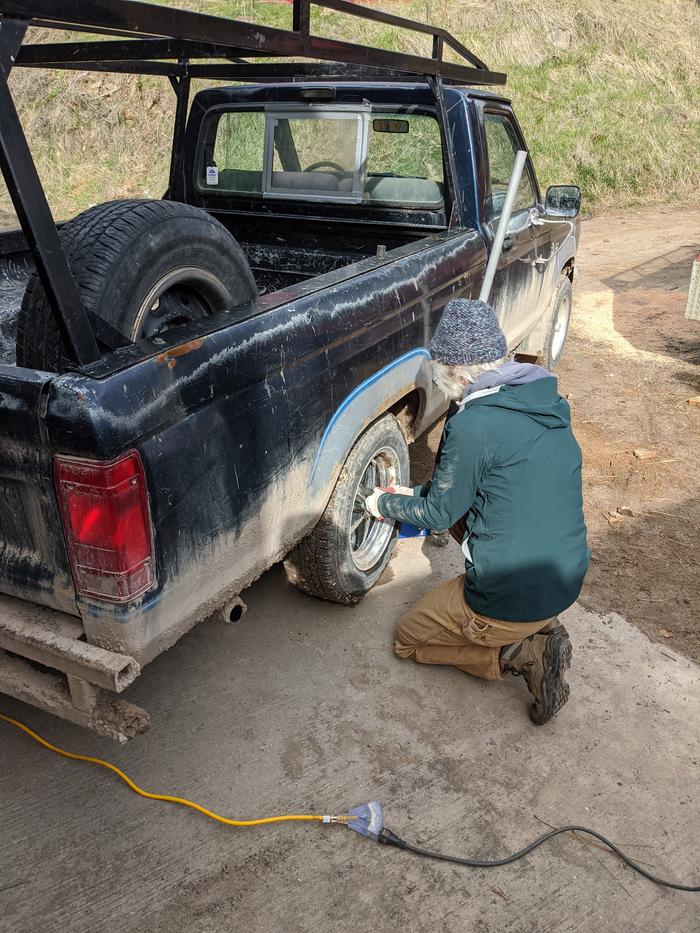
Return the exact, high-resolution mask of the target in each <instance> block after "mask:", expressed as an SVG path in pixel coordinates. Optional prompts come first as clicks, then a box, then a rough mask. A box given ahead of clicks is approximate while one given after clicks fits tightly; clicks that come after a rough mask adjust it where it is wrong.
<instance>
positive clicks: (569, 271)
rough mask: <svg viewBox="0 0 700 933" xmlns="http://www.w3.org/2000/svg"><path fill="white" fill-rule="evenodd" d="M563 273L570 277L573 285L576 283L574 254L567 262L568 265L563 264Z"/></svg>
mask: <svg viewBox="0 0 700 933" xmlns="http://www.w3.org/2000/svg"><path fill="white" fill-rule="evenodd" d="M561 274H562V275H565V276H566V277H567V278H568V279H569V281H570V282H571V284H572V285H573V284H574V258H573V256H572V257H571V259H570V260H569V261H568V262H567V263H566V265H564V266H563V268H562V270H561Z"/></svg>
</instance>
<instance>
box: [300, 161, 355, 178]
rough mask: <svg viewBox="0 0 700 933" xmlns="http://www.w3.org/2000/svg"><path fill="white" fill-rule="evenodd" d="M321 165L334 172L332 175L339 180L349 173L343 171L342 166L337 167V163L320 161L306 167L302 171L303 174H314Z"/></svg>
mask: <svg viewBox="0 0 700 933" xmlns="http://www.w3.org/2000/svg"><path fill="white" fill-rule="evenodd" d="M322 165H325V166H329V167H330V168H332V169H333V170H334V173H335V174H337V175H338V177H339V178H344V177H345V176H346V175H348V174H349V173H348V172H346V171H345V169H344V168H343V166H342V165H338V163H337V162H330V161H326V160H325V159H322V160H321V161H320V162H314V163H313V165H307V166H306V168H305V169H304V171H305V172H315V171H316V169H317V168H321V166H322Z"/></svg>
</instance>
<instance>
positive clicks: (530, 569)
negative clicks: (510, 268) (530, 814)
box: [367, 300, 590, 724]
mask: <svg viewBox="0 0 700 933" xmlns="http://www.w3.org/2000/svg"><path fill="white" fill-rule="evenodd" d="M475 304H476V303H475V302H467V301H463V300H455V301H451V302H450V303H449V304H448V305H447V306H446V308H445V310H444V312H443V316H442V319H441V321H440V324H439V326H438V328H437V330H436V331H435V335H434V337H433V340H432V342H431V345H430V352H431V356H432V359H433V364H432V365H433V381H434V382H435V384H436V385H438V386H439V387H440V388H442V389H443V391H445V393H446V394H447V395H448V396H450V397H451V398H453V399H455V400H457V401H458V402H459V408H458V410H457V412H456V413H455V414H454V415H453V416H452V417H451V418H449V419H448V421H447V423H446V425H445V432H444V435H443V441H442V445H441V449H440V451H439V454H438V459H437V463H436V466H435V470H434V473H433V477H432V479H431V481H430V482H429V483H428V484H427V485H426V486H424V487H417V488H416V489H415V490H409V489H405V490H401V492H402V493H403V492H405V493H410V495H403V494H391V493H386V492H384V491H382V490H380V489H376V490H375V491H374V493H373V495H372V496H370V497H369V498H368V500H367V508H368V510H369V511H370V512H371V513H372V514H373V515H375V517H387V518H393V519H396V520H397V521H401V522H410V523H411V524H413V525H417V526H418V527H419V528H429V529H431V530H433V531H440V530H443V529H445V528H450V530H451V533H452V535H453V537H455V538H456V540H457V541H458V543H459V544H461V546H462V550H463V552H464V556H465V561H466V573H464V574H462V575H461V576H459V577H457V578H456V579H454V580H450V581H449V582H447V583H443V584H442V585H441V586H438V587H437V589H435V590H433V591H432V592H430V593H428V594H427V595H426V596H424V597H423V599H422V600H421V601H420V602H419V603H418V604H417V605H416V606H415V607H414V608H413V609H412V610H411V611H410V612H408V613H407V614H406V615H405V616H404V617H403V619H402V620H401V622H400V623H399V626H398V628H397V630H396V638H395V645H394V651H395V653H396V654H397V655H398V656H399V657H400V658H413V659H414V660H416V661H419V662H421V663H424V664H449V665H452V666H453V667H457V668H459V669H460V670H463V671H466V672H467V673H469V674H473V675H475V676H477V677H482V678H486V679H489V680H500V679H501V678H502V677H503V676H504V674H506V673H512V674H516V675H523V676H524V677H525V680H526V682H527V685H528V688H529V690H530V692H531V693H532V695H533V698H534V701H533V703H532V705H531V707H530V717H531V719H532V720H533V722H536V723H538V724H541V723H545V722H547V721H548V720H549V719H551V718H552V716H553V715H554V714H555V713H556V712H557V711H558V710H559V709H560V708H561V707H562V706H563V705H564V703H565V702H566V701H567V699H568V696H569V687H568V684H567V683H566V681H565V677H564V672H565V669H566V668H567V667H569V665H570V660H571V643H570V641H569V636H568V633H567V631H566V629H565V628H564V626H563V625H562V624H561V623H560V622H559V620H558V619H557V614H558V613H559V612H561V611H563V610H564V609H566V608H567V607H568V606H570V605H571V604H572V603H573V602H574V601H575V600H576V598H577V597H578V595H579V592H580V590H581V584H582V582H583V578H584V575H585V573H586V569H587V567H588V561H589V557H590V551H589V549H588V545H587V542H586V526H585V523H584V519H583V503H582V495H581V450H580V448H579V445H578V443H577V442H576V439H575V438H574V436H573V433H572V431H571V421H570V412H569V405H568V403H567V402H566V401H565V400H564V399H563V398H561V397H560V396H559V394H558V393H557V382H556V379H555V377H554V376H553V375H552V374H551V373H550V372H548V371H547V370H545V369H543V368H542V367H540V366H534V365H532V364H529V363H517V362H508V361H507V360H506V358H505V355H506V342H505V337H504V336H503V333H502V332H501V330H500V328H499V326H498V322H497V320H496V317H495V315H494V314H493V311H492V310H491V308H490V307H489V306H488V305H482V306H481V307H478V306H477V307H475Z"/></svg>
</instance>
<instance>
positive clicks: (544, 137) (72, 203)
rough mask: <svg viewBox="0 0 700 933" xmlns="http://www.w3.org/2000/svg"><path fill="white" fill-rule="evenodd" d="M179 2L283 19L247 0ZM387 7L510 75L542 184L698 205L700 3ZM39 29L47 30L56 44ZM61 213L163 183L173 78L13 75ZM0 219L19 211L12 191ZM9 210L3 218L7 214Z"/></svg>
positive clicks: (319, 17) (378, 30)
mask: <svg viewBox="0 0 700 933" xmlns="http://www.w3.org/2000/svg"><path fill="white" fill-rule="evenodd" d="M177 3H178V5H179V6H183V7H188V8H190V9H199V10H202V11H205V12H211V13H220V14H224V15H234V14H236V15H238V16H241V17H243V18H247V19H255V20H257V21H261V22H267V23H270V24H274V25H279V26H287V25H288V24H289V23H290V19H291V8H290V7H289V6H288V5H283V4H279V3H264V2H261V3H256V2H250V0H242V2H241V0H177ZM382 6H384V7H386V8H387V9H391V10H392V11H394V12H400V13H401V14H402V15H404V16H408V17H413V18H415V19H420V20H423V21H428V22H436V23H440V24H442V25H445V26H446V27H447V28H448V29H450V30H451V31H452V32H453V33H454V34H455V35H456V36H457V37H458V38H460V39H461V40H462V41H463V42H464V43H465V44H466V45H467V46H468V47H470V48H472V49H473V50H474V51H475V52H476V53H477V54H479V55H480V56H481V57H482V58H484V59H485V60H486V61H487V62H488V63H489V64H490V65H491V67H493V68H495V69H498V70H504V71H507V72H508V75H509V81H508V87H507V91H506V93H507V94H508V96H510V97H511V99H512V100H513V102H514V104H515V106H516V110H517V113H518V116H519V119H520V122H521V124H522V125H523V129H524V131H525V134H526V138H527V140H528V143H529V145H530V148H531V150H532V153H533V158H534V160H535V165H536V167H537V171H538V175H539V177H540V181H541V183H542V185H543V187H544V186H546V185H547V184H551V183H554V182H575V183H578V184H580V185H581V187H582V189H583V191H584V197H585V203H586V206H587V208H589V209H590V208H591V207H604V206H608V205H611V204H618V205H620V204H633V203H642V202H654V201H660V202H667V201H669V200H684V199H685V200H694V201H697V192H698V185H699V184H700V112H699V108H698V106H697V88H698V86H700V67H699V65H698V62H699V61H700V55H699V54H698V39H697V37H698V35H700V10H699V9H698V6H697V4H696V3H695V2H694V0H653V2H652V0H617V2H616V3H614V4H613V3H612V2H611V0H491V2H489V3H488V4H485V3H483V0H450V2H448V0H422V2H415V0H408V2H400V3H390V2H386V3H383V4H382ZM312 24H313V28H314V31H316V32H318V33H323V34H326V35H329V36H338V37H343V38H348V37H352V38H354V39H356V40H357V41H363V42H367V43H368V44H371V45H375V46H378V47H379V46H381V47H384V48H396V49H398V48H401V49H405V50H406V51H416V52H420V53H427V52H428V51H429V50H428V48H427V46H426V45H425V42H424V40H422V39H421V38H419V37H415V36H410V35H408V34H405V33H399V32H397V31H396V30H393V29H390V28H388V27H385V26H382V25H380V24H370V23H367V24H360V25H359V27H358V25H357V23H356V22H355V21H350V19H349V18H348V17H345V16H342V15H339V14H335V13H332V12H329V11H320V10H317V9H315V10H314V11H313V18H312ZM49 35H50V34H49V33H48V32H43V31H39V34H38V36H37V38H38V39H39V40H44V39H46V38H48V36H49ZM11 81H12V84H13V89H14V92H15V97H16V100H17V102H18V106H19V109H20V112H21V117H22V120H23V123H24V125H25V128H26V130H27V135H28V137H29V139H30V141H31V144H32V149H33V152H34V153H35V158H36V160H37V164H38V166H39V169H40V173H41V176H42V179H43V181H44V184H45V187H46V190H47V193H48V195H49V200H50V202H51V205H52V207H53V209H54V212H55V213H56V214H57V216H60V217H66V216H70V215H72V214H74V213H76V211H78V210H81V209H83V208H84V207H86V206H88V205H89V204H92V203H95V202H99V201H103V200H108V199H110V198H115V197H123V196H127V197H133V196H147V197H158V196H159V195H160V194H161V193H162V191H163V190H164V188H165V186H166V179H167V171H168V163H169V150H170V134H171V131H172V116H173V109H174V95H173V93H172V91H171V89H170V86H169V84H168V83H167V81H166V80H165V79H155V78H147V77H141V78H139V77H126V76H124V77H122V76H99V75H95V74H89V73H84V72H64V73H60V72H44V73H42V72H40V71H33V70H32V71H30V70H28V69H27V70H26V71H22V70H21V69H16V71H15V72H13V75H12V78H11ZM3 194H4V197H3V198H2V199H0V220H5V222H7V221H8V220H9V218H10V215H11V207H10V206H9V203H8V199H7V196H6V193H5V192H3ZM2 215H4V217H3V216H2Z"/></svg>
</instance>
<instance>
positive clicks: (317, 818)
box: [0, 713, 352, 826]
mask: <svg viewBox="0 0 700 933" xmlns="http://www.w3.org/2000/svg"><path fill="white" fill-rule="evenodd" d="M0 720H2V721H3V722H6V723H9V724H10V725H11V726H16V727H17V728H18V729H21V730H22V732H26V734H27V735H28V736H29V737H30V738H32V739H34V741H35V742H38V743H39V745H43V746H44V748H48V750H49V751H50V752H55V753H56V754H57V755H62V756H63V757H64V758H70V759H71V760H72V761H87V762H89V763H90V764H92V765H99V766H100V767H101V768H107V770H108V771H111V772H112V773H113V774H116V775H117V777H120V778H121V779H122V781H124V783H125V784H126V785H127V786H128V787H130V788H131V790H133V791H134V793H135V794H138V795H139V796H140V797H145V798H146V799H147V800H165V801H166V802H167V803H177V804H180V806H182V807H190V809H192V810H197V812H198V813H203V814H204V816H208V817H209V819H210V820H216V822H217V823H223V824H224V826H264V825H265V824H266V823H291V822H303V823H314V822H315V823H347V822H349V821H350V820H351V819H352V817H351V816H350V815H349V814H342V815H340V816H329V815H324V814H322V813H285V814H284V815H283V816H263V817H261V818H260V819H258V820H231V819H229V818H228V817H226V816H219V814H218V813H214V812H213V811H212V810H207V808H206V807H202V806H200V805H199V804H198V803H194V802H193V801H192V800H186V799H185V798H184V797H173V796H171V795H170V794H152V793H150V792H149V791H147V790H143V789H142V788H141V787H139V786H138V784H136V783H134V781H132V780H131V778H130V777H129V776H128V775H126V774H124V772H123V771H122V770H121V769H120V768H118V767H117V766H116V765H113V764H112V763H111V762H110V761H104V760H103V759H102V758H93V757H92V756H91V755H78V754H76V753H75V752H67V751H66V750H65V749H64V748H59V747H58V746H57V745H52V744H51V742H47V741H46V739H42V737H41V736H40V735H37V733H36V732H34V731H33V730H32V729H30V728H29V726H25V725H24V723H21V722H18V721H17V720H16V719H12V717H11V716H4V715H3V714H2V713H0Z"/></svg>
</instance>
